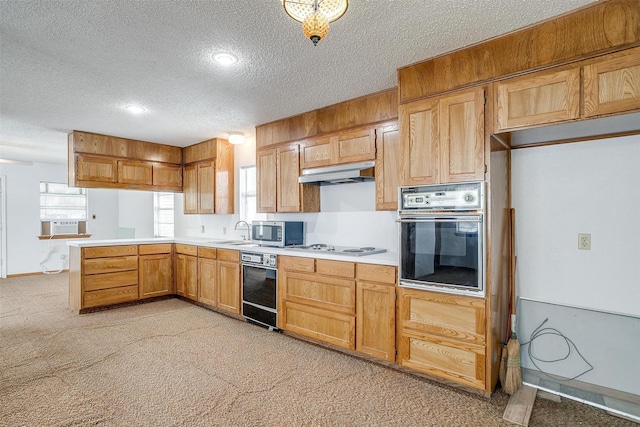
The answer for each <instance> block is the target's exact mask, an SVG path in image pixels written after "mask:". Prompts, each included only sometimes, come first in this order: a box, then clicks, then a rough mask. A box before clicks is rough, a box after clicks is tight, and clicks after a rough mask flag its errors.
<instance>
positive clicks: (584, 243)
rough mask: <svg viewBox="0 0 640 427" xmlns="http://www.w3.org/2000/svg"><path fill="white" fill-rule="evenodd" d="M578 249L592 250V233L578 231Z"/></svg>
mask: <svg viewBox="0 0 640 427" xmlns="http://www.w3.org/2000/svg"><path fill="white" fill-rule="evenodd" d="M578 249H581V250H585V251H590V250H591V234H589V233H578Z"/></svg>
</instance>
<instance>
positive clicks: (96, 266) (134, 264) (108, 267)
mask: <svg viewBox="0 0 640 427" xmlns="http://www.w3.org/2000/svg"><path fill="white" fill-rule="evenodd" d="M82 267H83V268H82V274H84V275H93V274H102V273H113V272H116V271H126V270H135V269H137V268H138V257H137V255H131V256H122V257H107V258H91V259H85V260H84V263H83V266H82Z"/></svg>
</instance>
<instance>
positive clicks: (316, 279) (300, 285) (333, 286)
mask: <svg viewBox="0 0 640 427" xmlns="http://www.w3.org/2000/svg"><path fill="white" fill-rule="evenodd" d="M285 280H286V282H285V290H284V292H285V296H284V298H285V299H286V300H287V301H293V302H297V303H301V304H307V305H311V306H314V307H319V308H323V309H325V310H331V311H335V312H340V313H345V314H349V315H355V305H356V304H355V301H356V291H355V281H353V280H346V279H339V278H335V277H320V276H317V275H313V274H305V273H296V272H287V274H286V278H285Z"/></svg>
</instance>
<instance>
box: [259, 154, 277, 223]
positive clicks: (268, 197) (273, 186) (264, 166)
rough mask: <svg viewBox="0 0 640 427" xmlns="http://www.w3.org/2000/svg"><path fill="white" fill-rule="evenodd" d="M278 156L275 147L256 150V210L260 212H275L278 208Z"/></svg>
mask: <svg viewBox="0 0 640 427" xmlns="http://www.w3.org/2000/svg"><path fill="white" fill-rule="evenodd" d="M276 158H277V154H276V150H275V148H274V149H268V150H260V151H257V152H256V181H257V183H256V184H257V188H256V190H257V192H256V199H257V205H256V210H257V211H258V212H275V211H276V210H277V204H276V192H277V183H276V177H277V172H276V170H277V168H276V163H277V162H276Z"/></svg>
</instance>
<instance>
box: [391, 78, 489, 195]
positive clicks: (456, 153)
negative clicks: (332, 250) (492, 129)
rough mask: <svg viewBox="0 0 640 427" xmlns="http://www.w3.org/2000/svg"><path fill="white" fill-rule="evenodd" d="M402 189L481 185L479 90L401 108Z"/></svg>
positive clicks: (481, 101)
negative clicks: (440, 185)
mask: <svg viewBox="0 0 640 427" xmlns="http://www.w3.org/2000/svg"><path fill="white" fill-rule="evenodd" d="M400 141H401V144H402V153H403V154H402V159H403V161H402V165H403V166H402V171H403V180H402V181H403V183H404V185H423V184H436V183H449V182H464V181H481V180H483V179H484V169H485V168H484V90H483V89H482V88H474V89H471V90H464V91H460V92H456V93H454V94H451V95H448V96H443V97H438V98H430V99H424V100H420V101H415V102H410V103H408V104H404V105H401V106H400Z"/></svg>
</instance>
